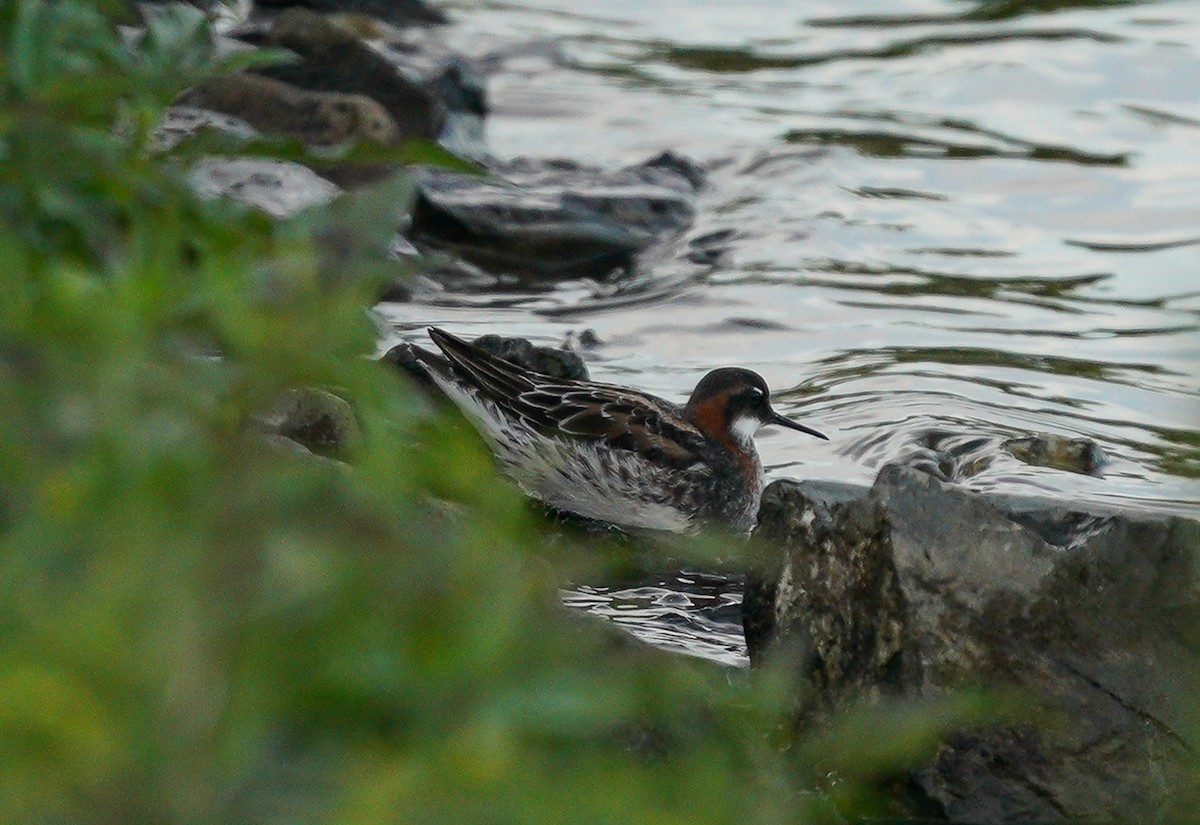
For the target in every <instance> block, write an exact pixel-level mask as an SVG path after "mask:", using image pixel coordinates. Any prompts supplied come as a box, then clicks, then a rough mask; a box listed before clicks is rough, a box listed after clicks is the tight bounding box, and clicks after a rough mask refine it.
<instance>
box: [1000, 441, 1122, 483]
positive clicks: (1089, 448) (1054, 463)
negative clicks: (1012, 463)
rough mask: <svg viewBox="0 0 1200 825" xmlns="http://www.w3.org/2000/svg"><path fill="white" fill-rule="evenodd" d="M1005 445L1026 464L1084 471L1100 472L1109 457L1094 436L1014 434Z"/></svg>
mask: <svg viewBox="0 0 1200 825" xmlns="http://www.w3.org/2000/svg"><path fill="white" fill-rule="evenodd" d="M1001 446H1003V447H1004V449H1005V450H1007V451H1008V452H1009V453H1010V454H1011V455H1012V456H1013V457H1014V458H1016V459H1018V460H1020V461H1024V462H1025V463H1026V464H1031V465H1033V466H1035V467H1053V468H1054V469H1056V470H1066V471H1067V472H1071V473H1082V474H1084V475H1100V470H1101V468H1102V467H1103V466H1104V463H1105V461H1106V459H1105V456H1104V451H1103V450H1101V449H1100V445H1099V444H1097V443H1096V442H1095V441H1092V440H1091V439H1090V438H1067V437H1066V436H1061V435H1052V434H1050V433H1043V434H1042V435H1034V436H1029V437H1027V438H1010V439H1009V440H1008V441H1005V442H1004V444H1003V445H1001Z"/></svg>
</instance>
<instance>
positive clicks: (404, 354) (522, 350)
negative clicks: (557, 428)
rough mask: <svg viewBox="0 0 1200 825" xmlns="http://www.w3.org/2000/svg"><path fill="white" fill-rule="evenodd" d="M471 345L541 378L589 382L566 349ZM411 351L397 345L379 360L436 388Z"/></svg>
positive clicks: (507, 342)
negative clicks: (542, 376) (549, 377)
mask: <svg viewBox="0 0 1200 825" xmlns="http://www.w3.org/2000/svg"><path fill="white" fill-rule="evenodd" d="M472 343H474V344H475V346H477V347H480V348H482V349H485V350H487V351H488V352H490V353H492V354H493V355H496V356H498V357H500V358H503V359H505V360H506V361H511V362H513V363H514V364H519V365H521V366H522V367H525V368H526V369H531V370H534V371H535V372H540V373H542V374H543V375H552V376H554V377H555V378H569V379H572V380H575V381H587V380H589V376H588V370H587V366H586V365H585V364H584V363H583V359H582V358H580V357H579V356H578V355H577V354H576V353H574V352H571V351H570V350H567V349H559V348H557V347H540V346H537V345H536V344H532V343H530V342H529V341H527V340H526V339H524V338H515V337H508V336H503V335H484V336H481V337H479V338H476V339H475V340H474V341H473V342H472ZM413 350H414V346H413V345H412V344H408V343H405V344H397V345H396V346H394V347H392V348H391V349H389V350H388V351H387V352H386V353H384V355H383V357H382V358H380V359H379V360H380V361H382V362H383V363H385V364H389V365H391V366H392V367H395V368H396V369H398V370H400V371H401V372H403V373H405V374H406V375H408V376H409V377H410V378H412V379H414V380H416V381H417V383H419V384H421V385H422V386H425V387H427V388H435V387H436V385H435V384H434V383H433V381H431V380H430V378H429V376H428V374H426V372H425V370H424V369H423V368H422V367H421V365H420V364H419V363H418V361H417V359H416V357H415V356H414V355H413Z"/></svg>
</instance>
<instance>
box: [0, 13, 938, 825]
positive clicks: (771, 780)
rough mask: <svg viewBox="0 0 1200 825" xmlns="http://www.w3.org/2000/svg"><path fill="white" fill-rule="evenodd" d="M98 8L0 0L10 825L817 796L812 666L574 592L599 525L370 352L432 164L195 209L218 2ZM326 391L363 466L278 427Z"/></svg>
mask: <svg viewBox="0 0 1200 825" xmlns="http://www.w3.org/2000/svg"><path fill="white" fill-rule="evenodd" d="M99 9H100V7H98V6H89V5H86V4H83V3H78V2H68V1H67V0H63V1H62V2H38V0H20V2H15V3H11V4H7V5H5V6H3V8H2V10H0V16H2V18H3V19H2V21H0V23H2V25H0V31H3V32H4V34H3V38H2V40H3V44H2V48H3V53H2V55H0V60H2V61H3V72H4V76H3V80H2V86H0V89H2V101H0V157H2V158H3V163H0V215H2V222H0V272H2V273H3V277H4V284H5V289H4V296H5V300H4V301H3V302H2V303H0V414H2V420H3V421H4V426H3V427H2V428H0V578H2V580H3V581H4V582H5V585H6V586H5V589H4V596H3V597H0V753H3V755H4V757H3V769H2V770H3V780H2V781H0V810H2V811H4V812H5V814H6V818H7V819H8V820H9V821H20V822H28V823H42V822H46V823H49V822H61V821H71V822H95V823H110V822H111V823H118V822H120V823H136V822H177V823H237V822H302V821H343V822H350V823H373V822H397V821H402V822H408V821H417V820H420V821H433V822H441V821H447V822H541V821H544V822H568V821H569V822H578V821H586V822H606V821H612V822H622V823H624V822H628V821H631V820H632V821H645V822H663V823H667V822H679V823H683V822H686V823H702V822H730V821H738V822H780V821H802V820H804V819H807V818H808V817H809V815H810V814H811V813H812V811H814V810H817V809H816V808H814V807H813V806H814V805H816V804H817V802H819V800H818V798H817V797H814V796H812V795H810V794H807V793H804V792H802V788H803V779H802V777H803V776H804V775H805V772H804V771H800V770H798V769H797V766H796V765H793V764H792V760H793V759H794V758H795V757H794V756H793V755H790V754H789V752H788V751H786V750H785V749H783V748H781V747H780V744H781V743H780V741H779V740H780V736H779V735H777V733H776V732H777V731H778V730H780V719H781V718H782V709H784V708H786V707H787V703H786V702H784V701H783V697H784V696H785V695H786V683H785V681H784V680H781V679H778V678H775V677H774V676H773V675H772V674H770V673H766V674H762V675H760V676H758V677H756V678H753V679H752V678H749V677H746V678H741V677H739V678H737V679H730V678H729V677H727V675H726V674H725V673H724V672H722V671H720V670H719V669H717V668H715V667H713V666H709V665H706V664H703V663H698V662H691V661H685V660H682V659H677V658H671V657H667V656H663V655H660V654H655V653H654V652H651V651H648V650H644V649H640V648H637V647H634V646H631V645H629V644H626V643H621V642H619V641H618V640H617V639H615V638H614V637H612V636H610V635H608V634H607V633H606V632H605V631H604V630H603V629H602V628H601V627H600V626H599V625H595V624H593V623H591V622H588V621H585V620H583V619H582V618H580V617H577V616H573V615H569V614H567V613H566V612H565V610H564V609H563V608H562V607H561V605H560V604H559V603H558V600H557V595H556V592H557V587H558V586H559V585H560V583H561V582H562V581H564V580H566V579H567V578H568V577H569V576H570V574H571V572H572V570H575V569H580V568H576V567H574V561H573V559H575V556H574V555H573V554H572V552H571V551H569V550H564V549H562V548H561V547H558V546H549V545H548V544H547V543H546V542H545V540H544V538H543V536H542V535H541V534H540V533H539V531H538V529H537V526H536V525H535V524H533V523H531V519H530V516H529V513H528V509H527V508H526V507H525V506H524V502H523V501H522V500H521V499H520V498H519V497H518V496H517V495H516V494H515V493H514V492H513V491H512V490H511V488H510V487H509V486H507V485H504V484H500V483H497V479H496V477H495V475H494V472H493V471H492V469H491V465H490V461H489V460H488V457H487V456H486V455H485V454H484V452H483V450H482V449H481V447H480V445H479V444H478V443H477V441H476V440H475V439H473V438H471V437H469V436H468V435H467V434H464V433H463V432H462V430H461V428H458V427H456V426H453V425H452V424H447V423H446V422H443V421H441V420H439V419H438V418H435V417H431V416H430V414H429V413H428V412H427V410H426V407H425V406H424V405H423V404H421V403H419V401H417V400H415V399H414V396H413V395H412V394H410V392H409V388H408V387H406V386H405V385H403V384H402V383H401V382H400V380H399V379H398V378H396V377H395V376H393V375H391V374H390V373H388V372H386V371H385V370H384V368H382V367H381V366H379V365H377V364H375V363H374V362H373V361H372V360H371V359H370V358H369V357H368V356H369V355H370V354H371V353H372V351H373V348H374V334H375V330H374V327H373V325H372V324H371V322H370V321H369V319H368V316H367V314H366V312H365V309H364V308H365V307H366V306H368V305H369V304H370V302H371V298H372V296H373V295H375V294H377V291H378V289H379V287H380V285H381V283H382V282H383V281H385V280H386V279H388V278H390V277H392V275H393V273H392V272H391V271H390V270H388V269H386V268H385V267H382V266H380V265H379V264H378V262H377V261H372V259H371V257H370V255H369V254H367V252H366V251H367V250H369V249H371V248H372V246H373V244H375V243H376V242H377V241H378V240H379V239H380V238H381V237H384V236H385V235H386V233H387V232H389V231H390V229H391V227H392V226H394V225H395V220H396V217H397V212H398V210H399V209H400V208H401V206H400V205H401V204H403V203H405V201H406V198H407V189H406V185H405V184H404V182H402V181H401V182H393V183H385V184H383V185H381V186H380V187H378V188H375V189H371V190H366V191H363V192H360V193H358V194H356V195H353V196H347V198H345V199H343V200H341V201H339V202H337V203H335V204H333V205H332V206H330V207H328V208H325V209H321V210H316V211H314V212H311V213H309V214H306V215H301V216H298V217H297V218H295V219H292V220H290V221H285V222H281V223H275V222H272V221H269V220H267V219H266V218H264V217H262V216H260V215H257V214H254V213H251V212H248V211H246V210H244V209H242V208H241V207H237V206H234V205H231V204H226V203H221V202H203V201H200V200H198V199H197V198H196V197H195V196H194V195H193V194H192V193H191V192H190V191H189V190H188V188H187V187H186V185H185V184H184V183H183V180H182V177H181V175H180V171H179V165H178V164H177V163H176V162H175V161H174V160H173V159H172V158H171V157H159V156H156V155H154V154H152V153H150V152H149V151H147V147H148V146H149V132H150V128H151V126H152V125H153V124H154V123H155V122H156V121H157V119H158V118H159V116H160V115H161V113H162V111H163V109H164V107H165V106H166V105H167V104H168V103H169V101H170V100H171V99H172V97H173V96H174V95H175V94H176V93H177V92H178V91H179V90H181V89H182V88H183V87H184V86H185V85H186V84H187V83H188V82H191V81H193V80H194V79H195V78H196V77H197V76H199V75H202V74H204V73H207V72H213V71H219V70H221V69H223V68H225V67H224V66H223V65H222V64H220V63H218V62H215V61H214V60H213V58H212V54H211V52H212V50H211V48H210V46H209V40H210V35H209V31H208V28H207V25H206V23H205V21H204V20H203V18H202V17H201V16H200V15H198V13H196V12H194V11H191V10H186V9H185V10H182V11H173V12H168V13H166V14H164V15H163V16H160V17H158V18H156V19H155V20H154V21H153V22H151V24H150V25H149V27H148V30H147V31H146V33H145V34H144V35H143V36H142V37H140V38H139V39H137V41H136V42H135V43H134V45H133V46H132V47H131V48H126V46H125V45H123V44H122V42H121V39H120V37H119V34H118V32H117V30H116V28H115V26H114V24H113V23H112V21H111V20H110V19H109V18H107V17H105V16H104V14H103V13H102V11H101V10H99ZM331 238H332V239H333V240H334V241H336V242H335V243H330V240H331ZM331 249H335V250H340V251H339V252H338V255H337V256H334V258H332V259H331V258H330V255H331V254H333V253H331V252H330V250H331ZM339 256H340V257H339ZM297 386H316V387H329V388H336V390H337V392H338V394H339V395H341V396H342V397H344V398H346V399H347V400H348V401H349V402H350V403H351V404H352V406H353V407H354V409H355V411H356V414H357V416H358V418H359V420H360V422H361V425H362V429H363V433H364V436H363V438H362V439H361V440H360V443H359V444H358V446H357V447H356V449H355V451H354V452H353V454H352V455H349V456H346V458H347V459H348V464H339V463H335V462H329V461H320V460H316V459H313V458H309V457H304V456H299V455H295V454H292V453H290V452H287V451H281V450H280V449H278V448H277V447H276V446H274V445H272V444H271V443H269V442H268V441H267V440H265V439H263V438H262V437H260V436H258V435H256V434H255V433H254V430H253V427H252V426H250V422H251V421H252V420H253V417H254V415H255V413H256V412H257V411H260V410H262V409H263V408H264V407H265V406H266V405H267V404H268V403H269V402H270V401H271V399H273V398H275V397H276V396H277V395H278V394H279V393H281V392H282V391H284V390H286V389H289V388H292V387H297ZM589 563H591V564H595V561H594V559H593V560H592V561H591V562H589ZM917 738H918V739H919V738H920V737H919V736H918V737H917ZM814 815H815V814H814Z"/></svg>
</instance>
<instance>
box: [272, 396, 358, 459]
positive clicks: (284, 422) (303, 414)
mask: <svg viewBox="0 0 1200 825" xmlns="http://www.w3.org/2000/svg"><path fill="white" fill-rule="evenodd" d="M255 423H256V425H257V426H258V428H259V429H260V430H261V431H262V432H264V433H265V434H267V435H270V436H275V437H281V438H286V439H288V440H289V441H291V442H293V443H295V444H298V445H300V446H301V447H304V448H305V449H307V450H309V451H310V452H312V453H315V454H317V455H322V456H327V457H328V456H331V455H339V454H342V453H345V452H347V451H349V450H353V449H354V447H355V445H356V444H357V443H358V441H359V439H360V438H361V433H360V430H359V425H358V419H357V418H355V416H354V410H353V409H352V408H351V407H350V404H349V403H347V402H346V401H345V400H344V399H342V398H339V397H338V396H336V395H334V394H333V393H331V392H327V391H325V390H318V389H312V388H301V389H294V390H288V391H287V392H284V393H282V394H281V395H280V396H279V397H278V398H276V399H275V400H274V401H273V402H272V403H271V405H270V406H269V407H268V408H267V409H266V410H265V411H264V412H263V413H261V414H260V415H258V416H257V417H256V420H255Z"/></svg>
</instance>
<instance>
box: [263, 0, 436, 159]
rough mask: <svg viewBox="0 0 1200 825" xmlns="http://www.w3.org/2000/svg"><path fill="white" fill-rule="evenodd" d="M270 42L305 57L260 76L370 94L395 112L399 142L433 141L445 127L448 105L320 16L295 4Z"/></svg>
mask: <svg viewBox="0 0 1200 825" xmlns="http://www.w3.org/2000/svg"><path fill="white" fill-rule="evenodd" d="M266 45H269V46H273V47H282V48H286V49H290V50H291V51H293V52H295V53H296V54H297V55H299V56H300V58H301V60H300V62H298V63H290V64H285V65H279V66H270V67H266V68H263V69H258V70H257V71H258V72H259V73H260V74H263V75H266V76H268V77H272V78H275V79H276V80H281V81H284V82H287V83H290V84H292V85H294V86H298V87H300V88H303V89H309V90H312V91H320V92H338V93H342V94H350V95H363V96H366V97H369V98H371V99H372V100H375V101H377V102H378V103H379V104H380V105H382V106H383V108H384V109H385V110H386V111H387V112H388V114H389V115H390V116H391V119H392V121H393V122H394V124H395V125H396V127H397V130H398V135H399V139H401V140H405V139H408V138H413V137H423V138H427V139H430V140H433V139H436V138H437V136H438V135H439V134H440V132H441V131H442V127H443V125H444V123H445V119H446V108H445V106H444V105H442V104H440V103H439V102H438V101H437V100H436V99H435V97H434V95H433V94H432V93H431V92H430V91H429V90H428V89H427V88H425V86H424V85H422V84H421V83H418V82H416V81H414V80H412V79H410V78H409V77H407V76H405V74H404V73H403V72H402V71H401V69H400V68H399V67H398V66H397V65H396V64H395V63H393V62H392V61H390V60H389V59H388V58H386V57H384V56H383V55H381V54H380V53H378V52H377V51H375V50H374V49H372V48H371V47H370V46H369V45H367V44H366V43H364V42H363V41H362V40H361V39H359V38H358V37H357V36H355V34H354V33H353V32H351V31H348V30H347V29H345V28H342V27H341V26H339V25H337V24H336V23H335V22H333V21H332V20H329V19H327V18H326V17H324V16H322V15H320V14H315V13H313V12H311V11H307V10H305V9H297V8H293V9H289V10H288V11H286V12H284V13H282V14H280V15H279V17H278V19H276V20H275V22H274V25H273V26H272V27H271V29H270V32H269V34H268V36H267V38H266Z"/></svg>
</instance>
